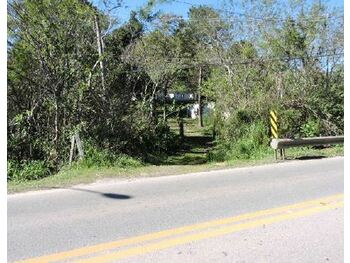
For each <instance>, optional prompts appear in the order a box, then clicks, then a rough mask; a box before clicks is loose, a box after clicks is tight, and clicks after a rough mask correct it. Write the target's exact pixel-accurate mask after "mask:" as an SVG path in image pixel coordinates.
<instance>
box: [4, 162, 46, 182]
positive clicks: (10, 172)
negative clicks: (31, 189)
mask: <svg viewBox="0 0 350 263" xmlns="http://www.w3.org/2000/svg"><path fill="white" fill-rule="evenodd" d="M50 174H51V168H50V167H49V165H48V164H47V163H46V162H45V161H39V160H32V161H24V162H22V163H16V162H15V161H12V160H10V161H8V162H7V179H8V180H9V181H10V180H16V181H29V180H37V179H41V178H44V177H47V176H49V175H50Z"/></svg>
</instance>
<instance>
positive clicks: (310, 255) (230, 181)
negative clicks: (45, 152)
mask: <svg viewBox="0 0 350 263" xmlns="http://www.w3.org/2000/svg"><path fill="white" fill-rule="evenodd" d="M343 165H344V159H343V158H342V157H337V158H329V159H320V160H307V161H289V162H284V163H278V164H273V165H264V166H258V167H250V168H237V169H228V170H220V171H211V172H205V173H197V174H187V175H179V176H167V177H157V178H141V179H134V180H128V181H126V180H120V181H110V182H107V183H97V184H92V185H85V186H76V187H72V188H70V189H53V190H47V191H40V192H31V193H24V194H14V195H9V196H8V261H16V260H20V259H28V258H33V257H39V258H36V259H34V260H33V261H32V262H49V261H50V260H58V261H60V262H65V260H71V259H74V260H76V259H81V260H82V262H87V260H88V259H89V260H90V262H107V261H112V262H114V261H117V259H121V261H122V262H240V263H243V262H343V214H342V213H343V209H342V205H341V201H342V195H341V194H342V193H343V188H344V185H343V178H344V170H343ZM339 194H340V195H339ZM330 196H331V197H330ZM316 199H317V200H316ZM310 200H311V201H310ZM313 200H314V201H313ZM306 201H308V202H306ZM292 204H296V205H294V206H290V205H292ZM272 208H274V209H272ZM271 209H272V210H271ZM242 215H243V216H242ZM233 222H235V224H234V225H232V223H233ZM198 224H199V225H198ZM169 229H170V230H169ZM164 230H165V231H164ZM158 231H162V232H158ZM161 238H162V239H161ZM118 240H121V241H118ZM118 242H119V243H118ZM142 242H143V243H142ZM136 245H137V246H136ZM135 246H136V247H135ZM79 248H81V249H79ZM74 249H75V250H74ZM72 250H73V251H72ZM63 251H69V252H67V253H60V254H57V253H58V252H63ZM106 251H107V253H105V252H106ZM120 251H121V252H120ZM102 252H103V253H102ZM55 253H56V254H55ZM118 253H119V254H118ZM44 255H49V256H48V257H46V258H45V257H41V256H44ZM73 256H74V258H73ZM79 256H82V257H79ZM49 259H50V260H49ZM40 260H41V261H40Z"/></svg>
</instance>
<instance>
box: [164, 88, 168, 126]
mask: <svg viewBox="0 0 350 263" xmlns="http://www.w3.org/2000/svg"><path fill="white" fill-rule="evenodd" d="M167 93H168V89H167V88H164V91H163V120H164V122H166V121H167V116H166V112H167V107H166V106H167V105H166V95H167Z"/></svg>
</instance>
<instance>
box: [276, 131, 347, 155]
mask: <svg viewBox="0 0 350 263" xmlns="http://www.w3.org/2000/svg"><path fill="white" fill-rule="evenodd" d="M332 144H344V136H327V137H312V138H300V139H272V140H271V143H270V146H271V147H272V149H274V150H275V159H276V160H277V150H280V156H281V159H282V160H284V159H285V157H286V153H285V149H286V148H291V147H303V146H319V145H332Z"/></svg>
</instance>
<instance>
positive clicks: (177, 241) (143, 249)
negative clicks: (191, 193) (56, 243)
mask: <svg viewBox="0 0 350 263" xmlns="http://www.w3.org/2000/svg"><path fill="white" fill-rule="evenodd" d="M341 206H343V202H339V203H336V204H332V205H329V206H323V207H314V208H309V209H304V210H301V211H298V212H295V213H293V214H282V215H278V216H274V217H269V218H264V219H260V220H255V221H251V222H247V223H242V224H237V225H233V226H228V227H222V228H219V229H215V230H211V231H206V232H202V233H198V234H191V235H187V236H183V237H178V238H173V239H167V240H164V241H161V242H158V243H152V244H146V245H144V246H138V247H134V248H130V249H126V250H123V251H120V252H115V253H110V254H107V255H103V256H97V257H94V258H90V259H84V260H81V261H75V263H83V262H85V263H103V262H111V261H115V260H119V259H123V258H126V257H130V256H136V255H141V254H145V253H149V252H153V251H157V250H161V249H165V248H170V247H174V246H177V245H183V244H186V243H190V242H193V241H199V240H203V239H208V238H213V237H218V236H222V235H225V234H230V233H233V232H237V231H241V230H245V229H250V228H255V227H258V226H262V225H267V224H272V223H276V222H280V221H284V220H289V219H295V218H299V217H304V216H307V215H312V214H315V213H318V212H321V211H326V210H330V209H333V208H337V207H341Z"/></svg>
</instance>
